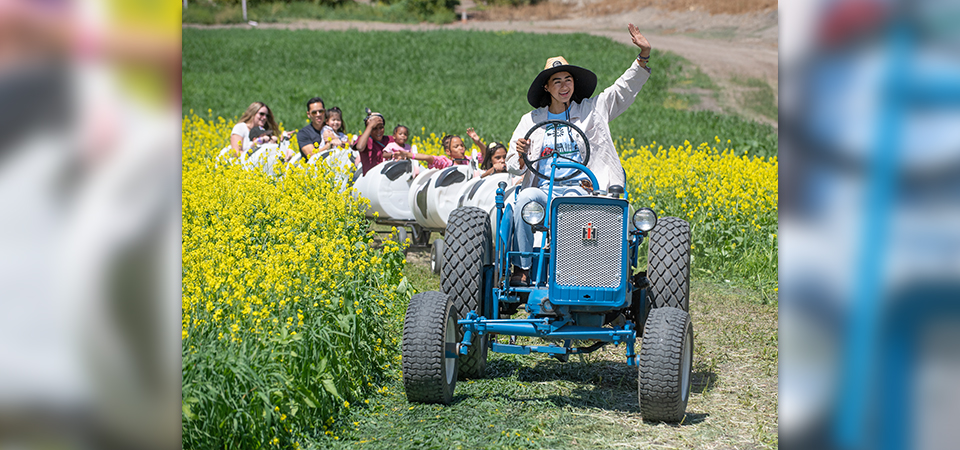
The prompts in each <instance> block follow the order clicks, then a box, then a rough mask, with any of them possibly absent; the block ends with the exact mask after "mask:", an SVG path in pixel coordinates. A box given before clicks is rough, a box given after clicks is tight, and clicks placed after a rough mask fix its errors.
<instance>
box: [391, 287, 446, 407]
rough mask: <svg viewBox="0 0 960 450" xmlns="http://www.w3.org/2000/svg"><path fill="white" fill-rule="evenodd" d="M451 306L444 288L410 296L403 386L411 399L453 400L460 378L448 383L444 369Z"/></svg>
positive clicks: (406, 320)
mask: <svg viewBox="0 0 960 450" xmlns="http://www.w3.org/2000/svg"><path fill="white" fill-rule="evenodd" d="M451 309H452V303H451V301H450V299H449V297H448V296H447V295H446V294H443V293H441V292H436V291H429V292H423V293H420V294H416V295H414V296H413V298H411V299H410V305H409V306H408V307H407V314H406V316H405V317H404V320H403V348H402V350H401V353H402V360H401V367H402V369H403V388H404V390H405V391H406V393H407V400H409V401H411V402H418V403H443V404H449V403H450V402H451V401H452V400H453V390H454V388H455V385H456V383H457V379H456V377H454V378H453V383H451V384H450V385H447V383H446V380H447V378H446V373H445V372H444V370H445V366H444V364H445V348H444V347H445V342H444V337H445V333H446V323H447V317H448V315H449V314H452V311H451ZM454 367H456V365H454ZM454 370H456V368H455V369H454Z"/></svg>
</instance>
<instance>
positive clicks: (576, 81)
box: [527, 64, 597, 108]
mask: <svg viewBox="0 0 960 450" xmlns="http://www.w3.org/2000/svg"><path fill="white" fill-rule="evenodd" d="M557 72H570V75H573V96H572V97H571V100H572V101H574V102H579V101H581V100H583V99H585V98H590V97H591V96H593V91H595V90H596V89H597V75H596V74H594V73H593V72H591V71H589V70H587V69H584V68H583V67H577V66H571V65H569V64H563V65H559V66H553V67H551V68H549V69H544V70H543V71H542V72H540V74H539V75H537V78H535V79H534V80H533V83H532V84H530V89H529V90H528V91H527V102H528V103H530V106H533V107H534V108H539V107H541V106H543V97H544V96H550V93H549V92H547V91H545V90H543V86H544V85H545V84H547V80H549V79H550V75H553V74H555V73H557ZM547 104H549V102H548V103H547Z"/></svg>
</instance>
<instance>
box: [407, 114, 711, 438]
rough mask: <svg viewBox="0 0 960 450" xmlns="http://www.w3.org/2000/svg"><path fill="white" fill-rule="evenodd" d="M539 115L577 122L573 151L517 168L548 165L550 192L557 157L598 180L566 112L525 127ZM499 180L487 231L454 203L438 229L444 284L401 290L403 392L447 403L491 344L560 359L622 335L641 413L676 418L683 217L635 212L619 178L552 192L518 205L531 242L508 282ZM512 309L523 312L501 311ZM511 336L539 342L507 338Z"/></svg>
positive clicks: (481, 218) (681, 360) (683, 362)
mask: <svg viewBox="0 0 960 450" xmlns="http://www.w3.org/2000/svg"><path fill="white" fill-rule="evenodd" d="M545 126H568V127H571V129H573V130H574V131H576V132H577V133H579V134H580V136H581V138H582V139H583V141H582V142H583V144H584V145H583V147H584V149H583V151H582V152H581V156H582V158H583V162H582V164H581V163H580V162H577V161H573V160H566V158H565V157H564V156H562V155H559V154H556V153H554V154H553V155H550V156H547V157H545V158H546V159H545V160H544V161H530V160H528V159H527V157H526V156H524V160H525V164H526V165H525V167H526V168H527V170H531V169H532V168H533V167H534V164H536V163H538V162H539V163H540V164H551V167H552V169H551V171H550V177H549V181H550V184H549V186H550V189H551V193H552V189H553V186H554V185H555V183H558V182H561V181H563V180H562V179H558V178H557V177H556V171H557V169H563V168H573V169H577V170H578V171H582V173H584V174H586V175H587V177H589V178H590V180H591V181H592V183H593V186H599V185H598V183H597V180H596V177H595V176H594V174H593V173H592V172H591V171H590V170H589V169H588V168H587V167H586V164H587V162H588V161H589V155H590V151H589V142H587V139H586V136H585V135H584V134H583V131H581V130H580V129H579V128H577V127H576V126H575V125H573V124H572V123H570V122H567V121H562V120H550V121H546V122H542V123H540V124H537V125H535V126H534V127H533V128H532V129H531V130H530V132H528V133H527V137H529V136H530V135H531V133H533V131H534V130H536V129H537V128H540V127H545ZM535 173H537V172H535ZM577 173H579V172H577ZM537 174H538V175H540V174H539V173H537ZM570 176H572V175H570ZM544 178H546V177H544ZM505 188H506V183H501V184H500V189H499V190H498V191H497V197H496V206H497V209H496V215H497V217H496V221H495V222H494V223H495V224H496V230H491V220H490V218H489V217H488V214H487V212H485V211H483V210H482V209H479V208H470V207H463V208H458V209H456V210H454V211H453V213H452V214H451V215H450V218H449V220H448V223H447V227H446V231H445V235H446V240H445V243H446V252H445V264H444V265H443V268H442V272H441V289H442V292H436V291H431V292H424V293H419V294H417V295H414V296H413V298H412V299H411V300H410V305H409V307H408V308H407V313H406V317H405V320H404V325H403V341H402V346H403V350H402V358H403V362H402V366H403V382H404V388H405V390H406V394H407V399H408V400H409V401H411V402H418V403H442V404H449V403H450V402H451V401H452V399H453V391H454V388H455V386H456V382H457V379H458V378H480V377H483V376H484V369H485V367H486V362H487V353H488V352H490V351H494V352H501V353H515V354H529V353H531V352H539V353H547V354H549V355H551V356H553V357H555V358H557V359H559V360H560V361H566V360H567V358H568V357H569V355H571V354H584V353H590V352H593V351H596V350H598V349H600V348H601V347H603V346H605V345H607V344H611V343H612V344H614V345H619V344H624V346H625V347H626V358H627V364H628V365H636V366H639V378H638V391H639V392H638V397H639V404H640V411H641V414H642V416H643V418H644V419H645V420H652V421H664V422H679V421H680V420H682V419H683V417H684V413H685V410H686V405H687V400H688V398H689V395H690V378H691V370H692V366H693V325H692V323H691V320H690V315H689V314H688V307H689V292H690V227H689V225H688V224H687V222H685V221H683V220H681V219H678V218H676V217H664V218H660V219H658V218H657V216H656V213H655V212H654V211H653V210H652V209H650V208H640V209H637V210H636V211H635V212H634V211H633V208H632V207H631V206H630V204H629V202H628V200H627V199H625V198H623V197H624V189H623V187H621V186H611V187H610V189H609V192H604V191H601V190H595V191H594V192H593V193H592V195H588V196H569V197H567V196H564V197H556V198H553V199H551V200H549V201H548V203H547V207H546V208H544V207H543V206H541V205H540V204H538V203H535V202H531V203H529V204H527V205H526V206H525V207H524V208H523V211H520V212H518V213H519V214H521V215H522V218H523V221H524V222H526V224H528V225H529V226H531V227H533V229H534V231H539V232H541V236H542V237H541V245H540V247H539V248H534V251H533V252H532V253H526V254H523V256H532V257H533V267H532V268H531V269H530V272H529V273H530V283H529V285H528V286H511V285H510V282H509V278H510V273H509V261H510V260H511V256H514V255H520V254H521V253H520V252H516V251H512V250H510V248H511V247H510V243H511V241H512V240H513V232H514V230H513V229H512V227H513V224H512V221H511V216H512V215H513V214H514V212H513V211H512V208H513V205H511V204H509V203H507V202H505V201H504V195H503V192H504V190H505ZM550 197H551V196H549V195H548V198H550ZM644 238H649V245H648V254H647V270H646V271H637V270H636V267H637V259H638V253H639V250H640V244H641V242H642V241H643V239H644ZM520 308H522V309H523V311H524V313H525V315H526V317H525V318H510V317H512V316H514V315H516V313H517V312H518V311H519V310H520ZM512 336H531V337H536V338H542V339H544V340H545V342H544V343H543V345H522V344H516V343H515V341H514V340H513V339H510V337H512ZM638 338H640V350H639V355H638V354H637V353H636V351H635V348H636V343H637V339H638ZM575 343H580V344H581V346H576V345H575ZM638 356H639V358H638Z"/></svg>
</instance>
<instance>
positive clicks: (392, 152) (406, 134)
mask: <svg viewBox="0 0 960 450" xmlns="http://www.w3.org/2000/svg"><path fill="white" fill-rule="evenodd" d="M409 138H410V129H409V128H407V127H406V126H404V125H399V124H398V125H397V127H396V128H394V129H393V142H391V143H389V144H387V146H386V147H384V148H383V157H384V159H386V158H392V159H395V160H396V159H403V155H401V154H400V151H406V152H408V153H410V154H416V153H417V147H416V146H411V145H410V144H409V143H407V139H409Z"/></svg>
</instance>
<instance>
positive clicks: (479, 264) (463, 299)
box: [440, 207, 496, 378]
mask: <svg viewBox="0 0 960 450" xmlns="http://www.w3.org/2000/svg"><path fill="white" fill-rule="evenodd" d="M492 235H493V233H491V231H490V218H489V215H488V214H487V212H486V211H484V210H482V209H480V208H475V207H462V208H457V209H455V210H453V212H452V213H450V218H449V219H447V228H446V231H445V232H444V242H443V244H444V247H446V248H445V250H444V252H443V259H442V261H443V262H442V267H441V269H440V287H441V290H443V292H445V293H447V295H449V296H450V298H451V299H453V309H454V311H455V313H456V316H457V319H458V320H459V319H464V318H466V317H467V313H469V312H470V311H476V312H477V314H479V315H481V316H484V317H486V318H488V319H489V318H495V317H496V315H495V314H494V315H491V314H490V313H489V312H488V311H483V291H484V286H483V266H484V265H485V264H490V261H491V259H492V258H493V237H492ZM488 336H489V335H487V334H484V335H483V336H482V337H474V339H473V342H471V343H470V344H471V345H470V347H469V352H468V353H467V354H466V355H461V356H460V377H461V378H483V374H484V372H485V371H486V368H487V338H488ZM457 339H460V340H462V339H463V331H462V327H457Z"/></svg>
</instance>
